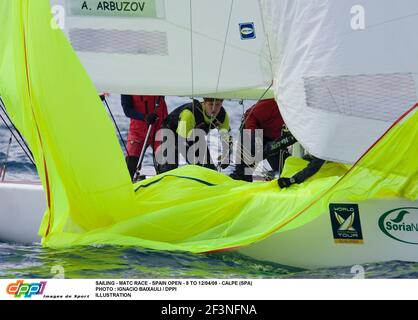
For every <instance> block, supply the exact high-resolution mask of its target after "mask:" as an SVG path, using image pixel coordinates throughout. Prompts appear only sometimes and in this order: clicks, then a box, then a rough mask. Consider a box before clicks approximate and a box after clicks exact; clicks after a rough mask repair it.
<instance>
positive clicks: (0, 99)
mask: <svg viewBox="0 0 418 320" xmlns="http://www.w3.org/2000/svg"><path fill="white" fill-rule="evenodd" d="M0 109H1V110H2V111H3V113H4V115H5V116H6V117H7V120H8V121H9V123H10V124H11V125H12V126H13V129H14V130H15V131H16V133H17V134H18V136H19V138H20V139H21V140H22V142H23V144H24V145H25V147H26V149H27V151H28V152H29V154H30V155H31V157H32V159H34V156H33V154H32V151H31V150H30V148H29V146H28V144H27V142H26V140H25V139H24V138H23V136H22V134H21V133H20V131H19V130H18V129H17V128H16V126H15V125H14V124H13V121H12V119H10V117H9V115H8V114H7V111H6V106H5V105H4V102H3V99H2V98H1V96H0ZM3 122H4V120H3ZM4 123H5V124H6V122H4ZM15 139H16V141H19V140H18V139H17V138H16V137H15ZM21 147H22V146H21ZM22 149H23V147H22ZM23 151H25V150H24V149H23ZM25 153H26V152H25ZM31 157H29V159H30V158H31Z"/></svg>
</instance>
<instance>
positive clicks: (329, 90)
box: [260, 0, 418, 163]
mask: <svg viewBox="0 0 418 320" xmlns="http://www.w3.org/2000/svg"><path fill="white" fill-rule="evenodd" d="M260 2H261V5H262V8H263V16H264V20H265V26H266V32H267V37H268V39H269V44H270V48H271V52H272V63H273V70H274V83H275V85H274V91H275V94H276V99H277V102H278V104H279V106H280V108H281V113H282V115H283V117H284V119H285V121H286V123H287V124H288V126H289V127H290V129H291V131H292V132H293V134H294V135H295V136H296V137H297V139H298V140H299V141H300V142H301V143H302V145H303V146H304V147H305V148H306V149H307V151H308V152H310V153H312V154H314V155H315V156H317V157H319V158H323V159H327V160H334V161H340V162H345V163H354V162H355V161H356V160H357V159H358V158H359V157H360V156H361V155H362V154H363V153H364V152H365V151H366V150H367V149H368V147H369V146H370V145H371V144H372V143H373V142H374V141H375V140H376V139H377V138H378V137H380V136H381V135H382V134H383V133H384V132H385V131H386V130H387V128H389V127H390V125H391V124H392V123H393V122H394V121H395V120H396V119H397V118H398V117H399V116H400V115H402V114H403V113H404V112H405V111H406V110H408V109H409V108H410V107H411V106H412V105H414V104H415V103H416V102H417V93H418V63H417V56H418V41H417V40H416V31H415V29H416V23H417V17H418V2H417V1H415V0H403V1H398V2H394V1H391V0H360V1H358V0H344V1H334V0H319V1H304V0H280V1H276V0H260Z"/></svg>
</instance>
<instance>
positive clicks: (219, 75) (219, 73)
mask: <svg viewBox="0 0 418 320" xmlns="http://www.w3.org/2000/svg"><path fill="white" fill-rule="evenodd" d="M233 7H234V0H232V1H231V7H230V8H229V17H228V25H227V27H226V32H225V39H224V45H223V48H222V56H221V64H220V65H219V72H218V79H217V81H216V88H215V95H217V94H218V90H219V82H220V80H221V72H222V68H223V63H224V57H225V50H226V41H227V40H228V34H229V27H230V25H231V16H232V9H233Z"/></svg>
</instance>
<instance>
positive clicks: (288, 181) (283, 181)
mask: <svg viewBox="0 0 418 320" xmlns="http://www.w3.org/2000/svg"><path fill="white" fill-rule="evenodd" d="M294 183H295V180H294V179H293V178H280V179H279V180H277V184H278V185H279V187H280V188H281V189H283V188H287V187H290V186H291V185H292V184H294Z"/></svg>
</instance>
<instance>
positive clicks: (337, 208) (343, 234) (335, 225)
mask: <svg viewBox="0 0 418 320" xmlns="http://www.w3.org/2000/svg"><path fill="white" fill-rule="evenodd" d="M329 212H330V217H331V225H332V232H333V235H334V240H335V242H336V243H363V234H362V232H361V223H360V214H359V209H358V205H357V204H351V203H350V204H342V203H338V204H337V203H330V205H329Z"/></svg>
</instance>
